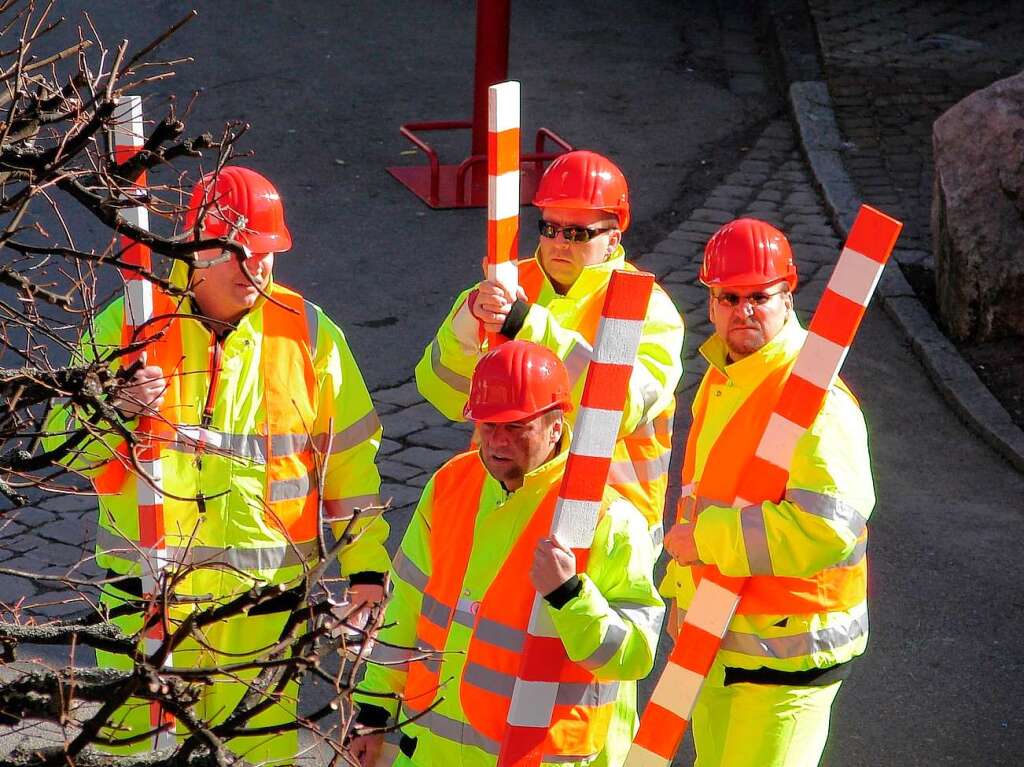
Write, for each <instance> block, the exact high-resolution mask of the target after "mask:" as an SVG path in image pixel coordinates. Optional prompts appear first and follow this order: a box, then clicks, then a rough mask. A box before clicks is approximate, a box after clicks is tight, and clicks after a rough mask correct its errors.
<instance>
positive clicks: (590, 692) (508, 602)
mask: <svg viewBox="0 0 1024 767" xmlns="http://www.w3.org/2000/svg"><path fill="white" fill-rule="evenodd" d="M485 477H486V470H485V468H484V466H483V464H482V463H481V461H480V458H479V454H478V453H476V452H467V453H463V454H462V455H459V456H457V457H455V458H453V459H452V460H451V461H449V462H448V463H447V464H446V465H445V466H443V467H442V468H441V469H440V470H439V471H438V473H437V474H436V475H435V476H434V502H433V508H434V517H433V519H432V521H431V527H430V563H431V574H430V577H429V579H428V581H427V585H426V588H425V589H424V592H423V594H424V597H423V608H422V609H421V611H420V615H419V618H418V620H417V624H416V635H417V645H418V646H419V647H420V648H422V649H424V650H428V651H435V652H440V651H443V650H444V649H445V646H446V644H447V639H448V631H449V629H450V627H451V624H452V622H453V621H458V622H462V623H467V622H470V621H471V623H472V629H473V636H472V638H471V639H470V643H469V648H468V650H467V656H466V664H465V667H464V671H463V678H462V679H461V680H460V685H459V695H460V699H461V702H462V709H463V711H464V712H465V713H466V717H467V718H468V720H469V723H470V724H471V725H472V726H473V727H474V728H475V729H476V730H477V731H478V732H480V733H482V734H483V735H485V736H486V737H488V738H490V739H491V740H494V741H498V742H500V741H501V740H502V737H503V735H504V732H505V729H506V726H507V721H508V711H509V706H510V704H511V700H512V690H513V686H514V683H515V678H516V676H517V675H518V673H519V663H520V651H521V648H522V645H523V642H524V641H525V639H526V627H527V625H528V624H529V621H530V611H531V608H532V605H533V601H534V597H535V596H536V591H535V590H534V588H533V586H532V585H531V584H530V581H529V578H527V577H526V573H528V572H529V569H530V564H531V562H532V561H533V552H534V549H535V548H536V546H537V541H538V540H540V539H541V538H543V537H545V536H547V535H548V533H549V532H550V530H551V521H552V518H553V517H554V511H555V502H556V500H557V496H558V483H555V484H554V485H553V486H552V488H551V490H550V492H548V494H547V495H546V496H545V498H544V500H543V501H541V503H540V505H539V506H538V507H537V510H536V511H535V512H534V514H533V516H532V517H531V518H530V521H529V522H528V523H527V526H526V529H525V530H524V531H523V533H522V535H520V536H519V539H518V540H517V541H516V542H515V544H514V545H513V547H512V550H511V552H510V553H509V555H508V557H507V558H506V559H505V561H504V563H503V564H502V566H501V568H500V570H499V571H498V574H497V576H496V577H495V578H494V580H493V581H492V582H491V584H490V585H489V586H488V588H487V590H486V592H485V594H484V598H483V600H481V602H480V603H479V605H474V606H472V607H470V606H465V605H461V604H460V602H459V597H460V594H461V593H462V584H463V578H464V577H465V574H466V569H467V567H468V563H469V558H470V553H471V551H472V548H473V532H474V528H475V521H476V514H477V510H478V507H479V502H480V492H481V489H482V487H483V483H484V479H485ZM440 670H441V663H440V661H436V660H427V661H414V662H412V663H411V664H410V667H409V676H408V679H407V681H406V686H405V693H404V700H405V705H406V707H408V708H409V709H410V710H411V711H412V712H414V713H415V712H419V711H422V710H424V709H425V708H426V707H427V706H429V705H430V703H432V702H433V700H434V699H435V697H436V695H437V692H438V686H439V682H440V679H439V674H440ZM550 681H552V682H557V684H558V685H559V689H558V693H557V695H556V698H555V700H556V704H555V707H554V713H553V714H552V721H551V725H550V727H549V728H548V732H547V737H546V739H545V741H544V744H543V745H542V746H541V751H542V753H543V754H544V756H545V757H554V756H557V757H568V756H572V757H576V758H578V759H581V760H582V759H585V758H588V757H591V756H593V755H595V754H597V753H598V752H600V750H601V749H602V748H603V747H604V741H605V738H606V736H607V733H608V726H609V723H610V721H611V717H612V707H613V706H614V701H615V698H616V696H617V693H618V683H616V682H601V681H598V680H597V679H596V678H595V677H594V675H593V674H591V673H590V672H589V671H588V670H587V669H585V668H583V667H582V666H579V665H577V664H575V663H572V662H565V663H562V665H561V669H560V672H559V673H558V674H557V675H553V676H552V678H551V679H550Z"/></svg>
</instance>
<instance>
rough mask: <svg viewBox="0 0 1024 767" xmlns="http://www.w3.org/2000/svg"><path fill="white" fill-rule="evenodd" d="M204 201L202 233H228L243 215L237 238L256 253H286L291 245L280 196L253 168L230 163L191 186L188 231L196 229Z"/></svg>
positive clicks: (216, 234)
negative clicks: (204, 213)
mask: <svg viewBox="0 0 1024 767" xmlns="http://www.w3.org/2000/svg"><path fill="white" fill-rule="evenodd" d="M204 205H206V206H207V207H206V215H205V216H204V217H203V231H202V232H201V235H202V236H203V237H227V236H228V235H229V234H230V233H231V229H232V226H234V225H235V224H236V223H237V222H238V219H239V217H244V219H245V221H244V222H242V228H241V229H239V230H238V231H237V232H236V233H235V240H236V241H237V242H239V243H241V244H242V245H245V246H246V247H247V248H248V249H249V250H250V251H252V252H253V253H284V252H285V251H286V250H288V249H290V248H291V246H292V236H291V234H289V232H288V227H287V226H285V223H284V206H283V205H282V204H281V196H280V195H279V194H278V193H277V189H275V188H274V185H273V184H271V183H270V181H268V180H267V179H266V178H264V177H263V176H261V175H260V174H259V173H257V172H256V171H254V170H250V169H249V168H240V167H238V166H237V165H230V166H227V167H225V168H221V170H220V172H219V173H216V174H214V173H207V174H206V175H205V176H203V177H202V179H200V180H199V182H198V183H197V184H196V185H195V188H194V189H193V190H192V198H191V199H190V200H189V202H188V210H186V211H185V230H186V231H194V230H195V226H196V218H198V216H199V212H200V210H201V209H202V207H203V206H204Z"/></svg>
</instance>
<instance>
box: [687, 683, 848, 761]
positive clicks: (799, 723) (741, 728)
mask: <svg viewBox="0 0 1024 767" xmlns="http://www.w3.org/2000/svg"><path fill="white" fill-rule="evenodd" d="M722 680H723V670H722V668H721V666H720V665H719V664H717V663H716V664H715V666H713V667H712V669H711V674H710V675H709V676H708V680H707V682H706V683H705V684H704V689H703V690H702V691H701V694H700V698H699V699H698V701H697V705H696V707H695V708H694V711H693V720H692V729H693V740H694V745H695V747H696V750H697V762H696V764H695V767H816V766H817V764H818V762H819V761H820V760H821V754H822V751H824V749H825V741H826V740H827V739H828V725H829V714H830V712H831V708H832V702H833V701H834V700H835V697H836V693H838V692H839V686H840V685H841V684H842V682H834V683H833V684H830V685H826V686H822V687H792V686H788V685H761V684H747V683H741V684H732V685H729V686H728V687H725V686H723V684H722Z"/></svg>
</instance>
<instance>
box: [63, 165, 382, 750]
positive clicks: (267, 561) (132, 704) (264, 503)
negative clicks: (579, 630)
mask: <svg viewBox="0 0 1024 767" xmlns="http://www.w3.org/2000/svg"><path fill="white" fill-rule="evenodd" d="M185 232H186V234H188V235H190V236H192V237H194V238H195V239H206V240H211V241H212V243H214V246H213V247H210V248H209V249H206V250H202V251H199V252H198V253H197V261H196V263H195V264H194V266H192V267H191V268H190V267H189V265H188V264H187V263H186V262H184V261H176V262H175V263H174V267H173V269H172V272H171V277H170V280H171V282H172V283H173V284H174V285H175V286H177V287H179V288H182V289H184V288H188V289H189V290H190V295H188V296H187V297H184V298H181V297H177V296H172V295H170V294H168V293H164V292H161V291H156V290H154V293H155V295H154V312H153V315H154V327H160V328H162V333H161V334H160V335H159V337H157V338H155V340H153V341H152V342H151V343H149V344H147V345H146V347H145V350H144V353H145V356H146V364H145V365H144V366H143V367H142V368H141V369H139V370H138V371H137V372H136V373H135V374H134V376H133V377H132V378H131V379H130V380H129V381H127V382H126V384H125V385H124V386H123V387H122V388H121V389H120V390H119V392H118V395H117V397H116V399H114V400H113V401H112V402H111V404H112V405H113V406H114V408H116V409H117V410H118V411H119V412H120V414H121V415H122V417H123V418H124V420H125V421H127V422H128V423H129V426H130V427H131V428H134V426H135V425H136V424H137V421H135V420H134V419H136V418H137V417H138V416H140V415H143V414H145V415H150V416H153V417H154V418H155V420H154V421H153V423H155V424H156V426H155V427H154V428H155V429H156V430H159V431H162V432H163V434H162V438H161V439H160V441H159V442H158V443H157V444H158V447H159V451H160V466H161V472H162V481H161V483H160V487H159V490H160V491H161V492H162V493H163V496H164V498H163V504H162V511H163V527H164V531H165V536H166V540H165V545H166V551H167V554H168V559H169V560H170V562H171V567H172V568H173V569H174V570H175V571H176V572H177V573H178V574H179V575H181V574H183V575H184V577H183V578H181V579H180V580H179V581H178V582H177V583H176V584H175V596H177V597H182V598H185V599H186V601H187V599H188V598H189V597H194V598H196V599H197V600H198V604H199V606H200V607H207V608H208V607H210V606H211V605H213V604H217V603H223V602H226V601H228V600H229V599H231V598H232V597H233V596H238V595H241V594H243V593H245V592H247V591H248V590H249V589H251V588H252V587H253V586H256V585H262V584H274V585H281V586H282V587H284V588H286V589H288V590H289V591H288V592H286V595H290V596H293V597H295V599H292V600H291V601H290V603H289V601H288V600H287V599H278V600H276V601H277V602H279V603H280V604H278V605H276V609H274V606H273V605H270V604H267V605H258V606H256V607H254V608H253V609H252V610H250V611H248V613H247V614H242V615H238V616H235V617H232V618H229V619H227V620H224V621H220V622H217V623H215V624H213V625H211V626H208V627H205V628H204V629H202V630H201V631H198V632H196V633H197V636H194V637H189V638H187V639H186V641H185V642H184V643H183V644H182V645H181V646H180V647H178V648H176V649H175V650H174V656H173V660H174V665H175V666H178V667H184V668H189V667H212V666H218V665H227V664H237V663H241V662H243V661H244V660H246V659H255V660H259V659H260V658H261V657H263V656H262V655H261V654H262V653H265V651H266V649H267V648H270V647H273V645H274V644H275V643H276V642H277V641H278V638H279V636H280V633H281V630H282V628H283V627H284V625H285V621H286V620H287V618H288V616H289V615H290V611H291V608H292V607H295V606H296V605H297V601H296V600H297V598H298V597H299V596H300V595H301V593H302V589H303V580H304V574H305V573H306V572H307V571H308V569H309V567H310V566H312V565H314V564H315V563H316V561H317V557H318V551H319V544H318V536H319V533H320V531H319V515H320V510H321V504H322V511H323V517H324V519H325V520H327V521H329V522H332V523H333V524H334V526H335V530H336V532H339V533H340V532H341V531H342V530H344V529H345V527H346V525H347V522H346V520H350V519H351V518H352V516H353V511H354V510H355V509H356V508H364V507H379V501H378V498H377V493H378V491H379V488H380V476H379V474H378V472H377V469H376V466H375V465H374V458H375V456H376V453H377V448H378V447H379V445H380V439H381V432H382V430H381V425H380V421H379V420H378V419H377V415H376V413H375V411H374V408H373V404H372V402H371V401H370V396H369V393H368V392H367V390H366V386H365V384H364V383H363V379H362V376H361V374H360V372H359V368H358V367H357V365H356V362H355V359H354V358H353V356H352V352H351V350H350V349H349V347H348V344H347V343H346V341H345V336H344V334H343V333H342V332H341V330H340V328H338V326H337V325H335V324H334V323H333V322H332V321H331V320H330V319H329V318H328V317H327V315H326V314H325V313H324V312H323V310H321V309H320V308H319V307H318V306H316V305H314V304H312V303H310V302H309V301H306V300H304V299H303V298H302V296H300V295H299V294H297V293H295V292H293V291H291V290H289V289H287V288H285V287H284V286H282V285H280V284H279V283H277V282H275V281H274V279H273V269H274V259H275V256H276V254H278V253H282V252H284V251H287V250H289V249H290V248H291V234H290V233H289V231H288V227H287V226H286V224H285V218H284V206H283V204H282V202H281V198H280V196H279V194H278V192H277V190H276V189H275V188H274V186H273V184H271V182H270V181H269V180H267V179H266V178H265V177H263V176H262V175H260V174H259V173H257V172H255V171H253V170H250V169H248V168H242V167H237V166H228V167H224V168H222V169H220V170H219V171H217V172H216V173H211V174H208V175H206V176H205V177H203V178H202V179H201V180H200V181H199V183H197V184H196V186H195V188H194V190H193V193H192V196H191V200H190V202H189V206H188V209H187V211H186V213H185ZM218 238H221V239H228V240H231V241H234V242H235V243H237V244H239V245H241V246H242V247H243V248H244V249H245V253H246V257H245V258H244V259H242V258H239V257H238V256H237V255H236V254H235V253H234V252H233V251H229V250H225V249H223V248H221V247H218V246H216V245H215V243H216V240H217V239H218ZM161 318H163V319H161ZM132 331H133V329H132V328H131V327H130V326H129V325H127V324H126V322H125V302H124V300H123V299H119V300H117V301H115V302H114V303H112V304H111V305H110V306H109V307H108V308H107V309H105V310H104V311H103V312H102V313H101V314H100V315H99V316H98V317H97V318H96V320H95V323H94V327H93V329H92V332H91V333H90V334H89V335H88V336H87V337H86V338H85V339H83V342H82V346H81V354H82V356H83V357H84V358H85V359H89V360H94V359H102V358H104V357H105V356H106V355H108V354H109V353H111V352H114V351H116V350H118V349H119V348H122V347H123V346H124V345H125V344H126V343H128V342H130V341H131V340H132V338H133V333H132ZM78 416H79V414H78V413H77V412H76V411H75V409H73V408H70V407H68V408H64V409H61V410H58V412H57V413H56V414H55V416H54V418H53V419H51V421H50V431H51V432H52V433H53V434H54V435H55V436H54V437H52V438H51V444H52V443H54V442H56V443H57V444H59V443H60V442H61V441H62V440H63V439H64V438H65V435H66V434H67V433H68V431H72V430H74V429H76V428H78V427H79V426H80V425H81V424H82V423H83V421H84V419H83V420H79V418H78ZM73 458H74V459H73V463H72V465H73V468H75V469H76V470H78V471H80V472H81V473H83V474H86V475H88V476H90V477H91V479H92V481H93V484H94V486H95V488H96V493H97V497H98V499H99V507H100V513H99V526H98V531H97V544H96V547H97V553H96V561H97V563H98V564H99V566H100V567H102V568H105V569H106V570H107V575H108V577H109V578H111V583H109V584H107V585H105V586H104V589H103V595H102V602H103V604H104V605H105V606H106V607H110V608H115V607H117V606H118V605H121V604H124V603H125V602H132V601H134V602H135V603H136V604H138V600H139V599H140V598H141V597H142V596H143V595H142V585H141V580H140V578H141V576H142V575H144V574H145V573H144V568H146V567H147V566H148V565H147V561H146V558H145V557H144V556H143V555H142V553H141V549H142V547H141V545H140V544H141V540H140V539H141V535H140V532H139V528H140V514H139V506H140V503H141V500H140V496H142V495H143V491H140V490H139V487H138V485H139V481H138V479H137V477H136V476H135V474H134V473H133V472H132V471H131V470H130V469H129V468H128V467H130V466H131V463H130V461H129V460H128V456H127V448H126V445H125V442H124V440H123V439H122V438H121V437H120V435H119V434H118V432H116V431H115V430H113V429H99V430H97V432H96V434H95V435H94V437H93V439H91V440H90V441H87V442H85V443H84V444H83V445H82V446H81V447H80V448H79V449H78V451H77V453H76V454H75V455H74V457H73ZM377 514H378V515H377V516H375V515H374V512H373V510H372V509H371V511H369V512H368V513H367V514H366V516H363V517H360V518H359V519H357V520H356V521H355V522H354V523H353V530H351V531H350V532H352V533H353V534H356V535H358V538H357V539H356V540H355V541H354V542H352V543H350V544H349V545H347V546H346V547H344V548H343V549H342V550H341V552H340V555H339V558H340V564H341V572H342V575H344V576H347V577H348V578H349V580H350V584H351V597H352V599H353V600H354V601H355V602H357V603H367V602H377V601H379V600H380V599H381V597H382V593H383V585H384V573H385V572H386V571H387V569H388V567H389V564H390V562H389V557H388V555H387V551H386V550H385V548H384V545H383V544H384V541H385V540H386V538H387V535H388V527H387V524H386V523H385V522H384V520H383V518H381V517H380V516H379V511H378V512H377ZM189 609H190V608H189V607H188V606H187V605H186V606H173V605H172V607H171V608H170V609H169V610H168V616H169V618H170V620H171V621H172V622H177V621H180V620H181V619H182V618H183V617H184V616H185V615H186V614H187V613H188V610H189ZM115 622H117V623H118V625H119V626H120V627H121V628H122V630H123V631H125V633H126V634H132V633H135V632H137V631H138V630H139V629H140V627H141V622H142V616H141V615H129V616H127V617H123V618H118V619H116V621H115ZM97 660H98V662H99V664H100V665H101V666H107V667H112V668H130V667H131V661H130V659H129V658H127V657H126V656H124V655H118V654H116V653H111V652H104V651H99V650H98V651H97ZM256 673H257V670H256V669H254V668H251V669H245V670H242V671H240V672H238V673H235V674H231V675H230V676H228V675H221V676H216V677H214V681H213V682H212V683H211V684H209V685H207V686H205V687H203V688H202V696H201V700H200V701H199V703H198V704H196V706H195V713H196V715H197V717H198V718H199V720H200V721H202V722H203V723H204V724H212V725H216V724H217V723H219V722H221V721H223V720H224V718H225V717H227V716H228V715H229V714H230V713H231V712H232V711H233V710H234V708H235V706H236V705H237V704H238V702H239V701H240V700H241V699H242V696H243V695H244V694H245V693H246V691H247V690H248V689H249V686H248V685H247V684H246V681H248V680H250V679H252V678H253V677H254V676H255V675H256ZM296 702H297V685H296V684H291V685H289V687H288V689H286V690H285V691H284V693H283V694H282V695H281V696H280V698H279V700H278V701H277V702H275V703H274V704H273V705H272V706H271V707H270V708H269V709H267V710H265V711H263V712H262V713H260V714H258V715H257V716H255V717H253V718H252V719H251V720H250V721H249V722H248V723H247V726H249V727H260V726H266V725H278V724H288V723H293V722H294V721H295V717H296ZM112 721H113V723H114V725H115V727H114V728H113V729H112V730H111V731H110V732H109V733H108V736H109V737H110V738H111V739H112V740H113V741H114V742H115V743H116V742H117V741H118V740H121V739H124V740H126V741H130V739H132V738H135V739H136V740H138V738H139V736H141V735H145V734H146V733H148V732H150V731H151V723H150V709H149V705H148V704H147V703H146V702H145V701H136V700H134V699H133V700H130V701H129V703H128V704H127V705H125V706H123V707H122V708H121V709H119V710H118V711H117V712H116V713H115V714H114V716H113V720H112ZM179 729H180V727H179ZM150 744H151V739H142V740H139V741H138V742H136V743H134V744H132V743H125V744H124V745H114V746H111V747H110V750H112V751H115V752H124V751H144V750H147V749H149V748H150ZM229 745H230V747H231V748H232V749H233V750H234V751H235V752H236V753H238V754H244V755H245V757H246V759H248V760H250V761H252V762H253V763H261V764H293V763H294V761H295V757H296V753H297V749H298V736H297V732H296V731H295V730H294V729H288V730H285V731H283V732H280V733H278V734H275V735H272V736H266V735H264V736H256V737H244V738H236V739H234V740H232V741H230V742H229Z"/></svg>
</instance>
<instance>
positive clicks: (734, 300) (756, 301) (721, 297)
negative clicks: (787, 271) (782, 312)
mask: <svg viewBox="0 0 1024 767" xmlns="http://www.w3.org/2000/svg"><path fill="white" fill-rule="evenodd" d="M785 292H786V291H784V290H776V291H775V292H774V293H765V292H764V291H763V290H759V291H757V292H756V293H750V294H749V295H746V296H741V295H740V294H739V293H719V294H718V295H716V296H714V299H715V300H716V301H717V302H718V303H720V304H721V305H722V306H728V307H729V308H730V309H735V308H736V307H737V306H739V305H740V304H742V303H743V302H744V301H747V302H749V303H750V305H751V306H764V305H765V304H766V303H768V302H769V301H771V300H772V299H773V298H775V296H777V295H780V294H781V293H785Z"/></svg>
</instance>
